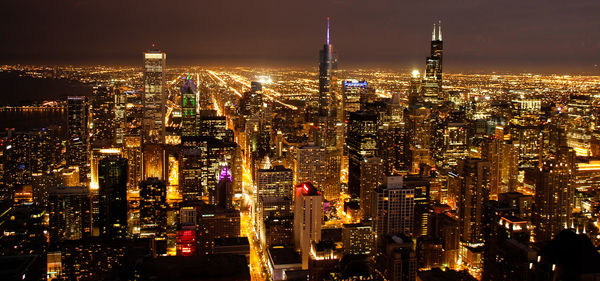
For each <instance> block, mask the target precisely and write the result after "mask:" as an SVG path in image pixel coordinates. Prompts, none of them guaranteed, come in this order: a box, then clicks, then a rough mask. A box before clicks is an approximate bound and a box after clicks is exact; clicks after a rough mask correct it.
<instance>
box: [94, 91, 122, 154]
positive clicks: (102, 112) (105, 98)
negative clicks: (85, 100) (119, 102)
mask: <svg viewBox="0 0 600 281" xmlns="http://www.w3.org/2000/svg"><path fill="white" fill-rule="evenodd" d="M115 91H116V87H114V86H96V87H94V91H93V92H92V96H91V97H90V104H89V106H90V122H89V129H90V144H91V146H92V147H99V148H105V147H112V146H113V143H114V141H115V125H116V122H115V121H116V120H115Z"/></svg>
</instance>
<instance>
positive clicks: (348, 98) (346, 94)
mask: <svg viewBox="0 0 600 281" xmlns="http://www.w3.org/2000/svg"><path fill="white" fill-rule="evenodd" d="M367 88H368V83H367V81H365V80H361V81H359V80H344V81H342V110H341V112H342V113H343V115H342V119H340V121H341V122H345V121H348V119H349V118H350V112H356V111H359V110H361V109H362V108H361V101H362V98H363V95H366V94H367Z"/></svg>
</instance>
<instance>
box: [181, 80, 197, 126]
mask: <svg viewBox="0 0 600 281" xmlns="http://www.w3.org/2000/svg"><path fill="white" fill-rule="evenodd" d="M197 95H198V90H197V89H196V85H195V84H194V81H193V80H192V79H190V77H187V79H185V82H184V83H183V86H181V113H182V116H181V135H182V136H186V137H188V136H195V135H196V126H197V124H196V122H197V120H196V118H197V117H196V116H197V113H198V103H197V102H196V99H197Z"/></svg>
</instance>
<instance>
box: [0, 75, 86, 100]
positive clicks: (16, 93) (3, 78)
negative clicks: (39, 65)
mask: <svg viewBox="0 0 600 281" xmlns="http://www.w3.org/2000/svg"><path fill="white" fill-rule="evenodd" d="M91 93H92V87H91V86H89V85H85V84H82V83H79V82H76V81H71V80H66V79H52V78H34V77H28V76H25V75H23V73H21V72H16V71H14V72H0V105H29V104H31V103H32V102H40V101H44V100H66V98H67V96H88V95H90V94H91Z"/></svg>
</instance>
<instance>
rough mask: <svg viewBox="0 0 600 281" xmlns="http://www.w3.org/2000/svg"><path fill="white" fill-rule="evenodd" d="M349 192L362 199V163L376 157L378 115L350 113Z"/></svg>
mask: <svg viewBox="0 0 600 281" xmlns="http://www.w3.org/2000/svg"><path fill="white" fill-rule="evenodd" d="M346 143H347V145H348V192H349V193H350V196H352V197H353V198H359V197H360V186H361V184H360V181H361V179H362V178H363V177H362V176H361V169H360V166H361V163H362V162H364V160H365V158H367V157H372V156H375V153H376V149H377V115H376V114H375V113H372V112H369V111H358V112H352V113H350V121H349V123H348V139H347V140H346Z"/></svg>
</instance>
